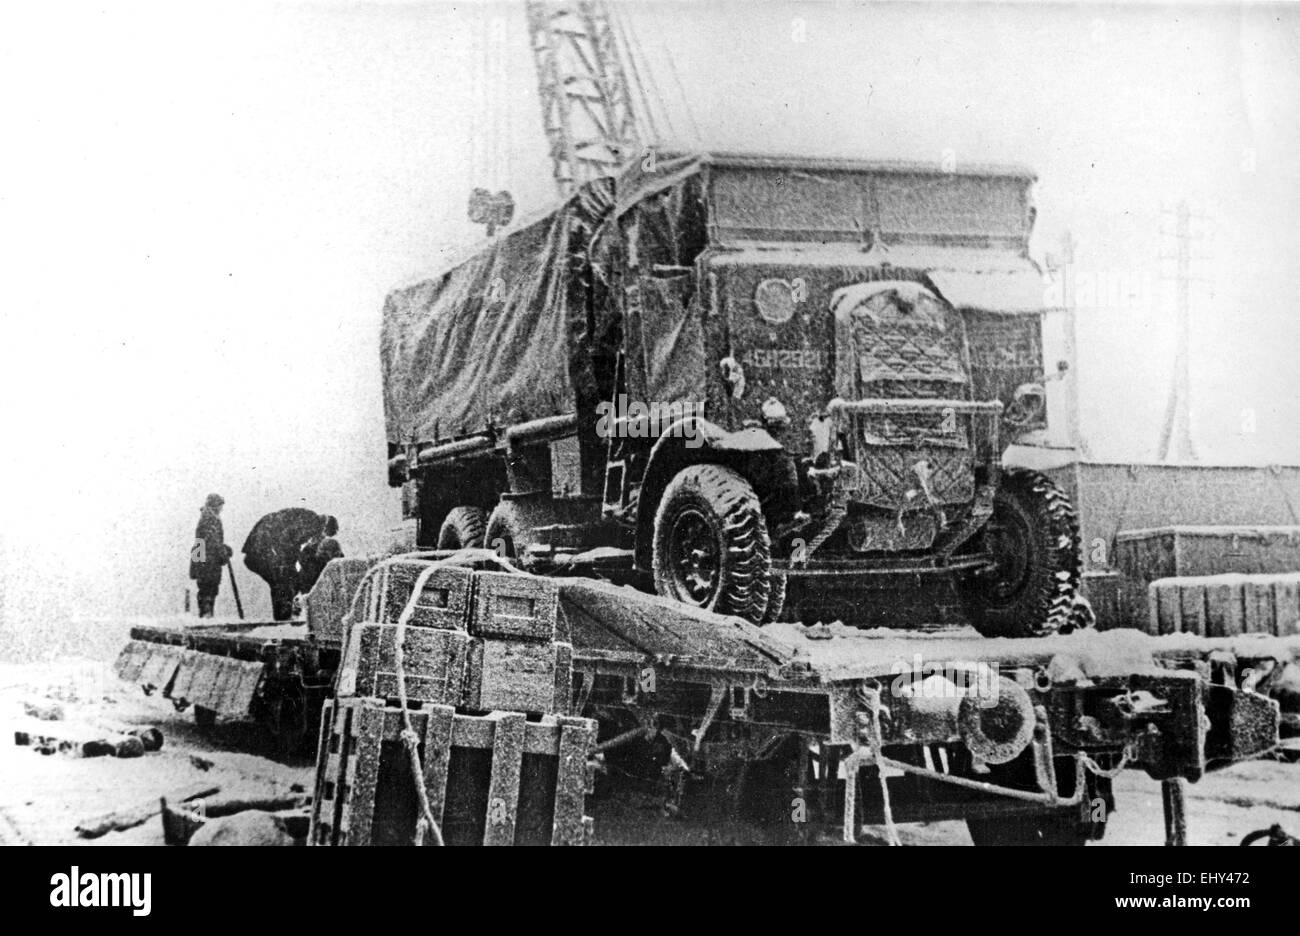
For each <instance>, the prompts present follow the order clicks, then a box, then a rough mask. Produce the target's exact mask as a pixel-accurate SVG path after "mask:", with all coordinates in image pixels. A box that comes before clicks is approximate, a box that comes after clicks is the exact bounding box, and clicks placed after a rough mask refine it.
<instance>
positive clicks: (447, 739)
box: [423, 705, 456, 824]
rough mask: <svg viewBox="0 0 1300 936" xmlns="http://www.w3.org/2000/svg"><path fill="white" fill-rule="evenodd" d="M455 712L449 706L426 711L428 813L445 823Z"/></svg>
mask: <svg viewBox="0 0 1300 936" xmlns="http://www.w3.org/2000/svg"><path fill="white" fill-rule="evenodd" d="M455 717H456V710H455V709H453V708H452V707H451V706H450V705H435V706H433V707H431V708H429V709H426V715H425V723H424V733H423V741H424V793H425V796H427V797H428V799H429V811H430V812H432V813H433V818H434V819H435V820H436V821H437V822H438V823H439V824H441V823H442V811H443V806H444V805H445V804H446V802H447V768H448V767H449V766H450V764H451V745H452V726H453V724H454V723H455Z"/></svg>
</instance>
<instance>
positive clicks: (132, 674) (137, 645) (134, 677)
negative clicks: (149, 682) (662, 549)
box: [113, 640, 149, 683]
mask: <svg viewBox="0 0 1300 936" xmlns="http://www.w3.org/2000/svg"><path fill="white" fill-rule="evenodd" d="M148 658H149V645H148V644H147V643H145V642H144V641H143V640H132V641H129V642H128V643H127V645H126V646H125V647H123V648H122V652H121V653H120V654H118V657H117V661H116V662H115V663H114V664H113V671H114V672H116V673H117V677H118V679H121V680H123V681H125V682H129V683H133V682H139V679H140V670H141V668H142V667H143V666H144V663H145V661H146V660H147V659H148Z"/></svg>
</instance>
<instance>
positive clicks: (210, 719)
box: [194, 705, 217, 728]
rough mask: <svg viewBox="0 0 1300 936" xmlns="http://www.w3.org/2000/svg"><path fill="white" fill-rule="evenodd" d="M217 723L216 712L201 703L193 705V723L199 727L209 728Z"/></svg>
mask: <svg viewBox="0 0 1300 936" xmlns="http://www.w3.org/2000/svg"><path fill="white" fill-rule="evenodd" d="M216 723H217V713H216V712H214V711H213V710H212V709H210V708H204V707H203V706H201V705H196V706H194V724H196V725H198V726H199V727H200V728H211V727H212V726H213V725H215V724H216Z"/></svg>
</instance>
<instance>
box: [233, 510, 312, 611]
mask: <svg viewBox="0 0 1300 936" xmlns="http://www.w3.org/2000/svg"><path fill="white" fill-rule="evenodd" d="M328 519H329V518H328V517H325V516H323V515H321V514H318V513H316V512H315V511H314V510H308V509H306V508H305V507H286V508H285V509H284V510H277V511H276V512H275V513H269V514H267V515H266V516H265V517H263V518H262V519H261V520H258V521H257V523H256V524H255V525H254V526H253V529H252V530H251V531H250V532H249V534H248V539H246V540H245V541H244V565H246V566H248V568H249V570H250V571H252V572H254V573H256V574H257V575H260V576H261V577H262V578H263V579H264V580H265V581H266V584H267V585H269V586H270V587H271V614H272V616H273V617H274V618H275V619H276V620H277V621H287V620H289V619H290V618H291V617H293V598H294V595H295V594H297V592H298V583H299V569H298V558H299V556H300V554H301V552H302V548H303V546H304V545H306V544H307V543H308V542H310V541H311V540H312V539H313V538H314V537H316V536H317V535H319V534H320V533H321V532H322V531H323V530H324V529H325V523H326V521H327V520H328Z"/></svg>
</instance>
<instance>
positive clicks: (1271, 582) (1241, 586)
mask: <svg viewBox="0 0 1300 936" xmlns="http://www.w3.org/2000/svg"><path fill="white" fill-rule="evenodd" d="M1149 591H1150V594H1149V597H1148V599H1147V605H1148V609H1149V612H1148V616H1147V618H1146V619H1145V624H1146V627H1145V629H1146V632H1147V633H1149V634H1179V633H1190V634H1200V635H1201V636H1204V637H1233V636H1235V635H1237V634H1252V633H1260V634H1275V635H1277V636H1288V635H1291V634H1297V633H1300V572H1295V573H1290V574H1286V575H1207V576H1201V577H1187V578H1167V579H1158V580H1157V581H1154V582H1152V583H1151V585H1150V587H1149Z"/></svg>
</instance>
